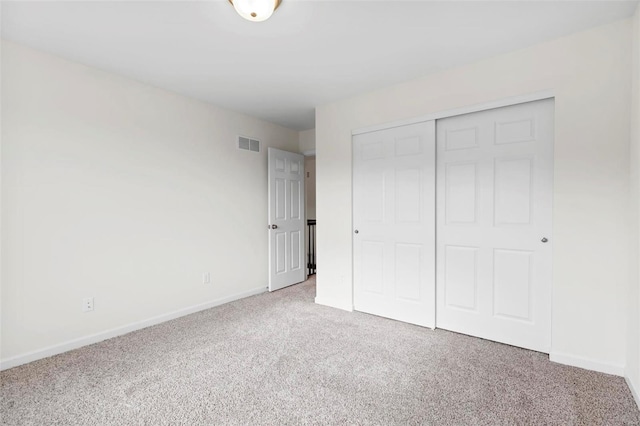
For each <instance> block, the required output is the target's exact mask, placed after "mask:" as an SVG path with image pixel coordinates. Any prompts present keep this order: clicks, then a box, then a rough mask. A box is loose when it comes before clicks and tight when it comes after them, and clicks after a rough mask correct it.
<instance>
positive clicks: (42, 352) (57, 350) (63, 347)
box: [0, 287, 267, 371]
mask: <svg viewBox="0 0 640 426" xmlns="http://www.w3.org/2000/svg"><path fill="white" fill-rule="evenodd" d="M266 291H267V288H266V287H259V288H255V289H252V290H248V291H244V292H242V293H237V294H233V295H231V296H227V297H222V298H220V299H216V300H211V301H209V302H204V303H200V304H198V305H194V306H190V307H188V308H184V309H179V310H177V311H172V312H169V313H166V314H162V315H158V316H155V317H152V318H148V319H145V320H141V321H136V322H133V323H131V324H127V325H124V326H121V327H116V328H112V329H109V330H106V331H102V332H99V333H95V334H90V335H88V336H84V337H79V338H77V339H73V340H68V341H66V342H63V343H60V344H57V345H53V346H48V347H46V348H43V349H38V350H36V351H32V352H27V353H25V354H22V355H17V356H14V357H11V358H7V359H3V360H0V371H2V370H8V369H9V368H13V367H17V366H19V365H23V364H27V363H29V362H33V361H37V360H39V359H43V358H48V357H51V356H54V355H58V354H61V353H64V352H68V351H71V350H74V349H78V348H81V347H83V346H87V345H92V344H94V343H98V342H102V341H104V340H107V339H111V338H113V337H117V336H122V335H123V334H127V333H131V332H132V331H137V330H141V329H143V328H147V327H151V326H152V325H157V324H161V323H163V322H167V321H171V320H173V319H176V318H180V317H183V316H185V315H190V314H193V313H196V312H200V311H204V310H206V309H210V308H214V307H216V306H220V305H224V304H225V303H229V302H233V301H235V300H239V299H244V298H245V297H249V296H255V295H257V294H261V293H264V292H266Z"/></svg>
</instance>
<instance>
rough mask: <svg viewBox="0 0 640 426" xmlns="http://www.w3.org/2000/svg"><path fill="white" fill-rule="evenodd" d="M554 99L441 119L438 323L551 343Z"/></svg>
mask: <svg viewBox="0 0 640 426" xmlns="http://www.w3.org/2000/svg"><path fill="white" fill-rule="evenodd" d="M553 116H554V107H553V100H544V101H538V102H531V103H526V104H520V105H515V106H510V107H505V108H498V109H493V110H488V111H482V112H478V113H474V114H467V115H461V116H457V117H452V118H447V119H443V120H438V122H437V140H438V147H437V149H438V160H437V169H438V179H437V181H438V190H437V193H438V196H437V206H438V207H437V222H438V244H437V299H438V302H437V322H436V323H437V327H438V328H444V329H447V330H452V331H456V332H461V333H465V334H469V335H472V336H477V337H482V338H486V339H489V340H494V341H498V342H502V343H507V344H511V345H515V346H520V347H523V348H527V349H533V350H536V351H540V352H546V353H548V352H549V349H550V345H551V279H552V276H551V273H552V271H551V248H552V243H553V241H552V240H551V219H552V217H551V215H552V212H551V203H552V196H553Z"/></svg>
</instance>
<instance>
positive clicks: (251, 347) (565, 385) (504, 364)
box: [0, 280, 640, 425]
mask: <svg viewBox="0 0 640 426" xmlns="http://www.w3.org/2000/svg"><path fill="white" fill-rule="evenodd" d="M314 295H315V282H314V281H313V280H310V281H308V282H305V283H303V284H299V285H297V286H293V287H289V288H287V289H284V290H280V291H277V292H274V293H269V294H262V295H258V296H254V297H249V298H246V299H243V300H239V301H236V302H233V303H229V304H226V305H223V306H219V307H216V308H213V309H209V310H206V311H203V312H199V313H196V314H193V315H189V316H186V317H182V318H179V319H176V320H173V321H170V322H166V323H163V324H160V325H157V326H154V327H150V328H147V329H144V330H140V331H137V332H134V333H130V334H127V335H125V336H121V337H117V338H114V339H111V340H108V341H105V342H102V343H98V344H95V345H91V346H87V347H84V348H81V349H78V350H75V351H72V352H67V353H65V354H61V355H58V356H55V357H51V358H48V359H44V360H40V361H36V362H33V363H31V364H28V365H24V366H21V367H16V368H13V369H10V370H7V371H4V372H2V373H0V410H1V411H0V416H1V417H0V424H3V425H178V424H181V425H221V424H238V425H253V424H263V425H274V424H379V425H398V424H402V425H408V424H409V425H411V424H434V425H513V424H519V425H525V424H526V425H529V424H531V425H533V424H562V425H583V424H585V425H591V424H593V425H596V424H597V425H604V424H606V425H623V424H626V425H640V411H639V410H638V408H637V406H636V405H635V402H634V400H633V398H632V396H631V393H630V391H629V389H628V388H627V386H626V384H625V382H624V380H623V379H622V378H620V377H615V376H610V375H606V374H600V373H595V372H592V371H587V370H582V369H579V368H573V367H568V366H564V365H560V364H555V363H552V362H550V361H549V360H548V357H547V356H546V355H544V354H540V353H537V352H532V351H528V350H524V349H519V348H514V347H511V346H507V345H502V344H498V343H494V342H489V341H486V340H482V339H477V338H473V337H468V336H464V335H461V334H456V333H451V332H447V331H444V330H435V331H432V330H429V329H425V328H421V327H417V326H413V325H410V324H404V323H400V322H396V321H391V320H387V319H384V318H379V317H375V316H372V315H366V314H362V313H357V312H354V313H349V312H344V311H340V310H337V309H332V308H328V307H324V306H319V305H315V304H314V303H313V298H314Z"/></svg>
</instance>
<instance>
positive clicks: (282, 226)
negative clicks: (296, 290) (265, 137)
mask: <svg viewBox="0 0 640 426" xmlns="http://www.w3.org/2000/svg"><path fill="white" fill-rule="evenodd" d="M268 157H269V177H268V180H269V291H274V290H278V289H280V288H283V287H286V286H289V285H291V284H296V283H299V282H302V281H304V279H305V269H304V267H303V266H304V217H305V216H304V185H303V182H302V179H303V178H302V177H303V176H304V157H303V156H302V155H300V154H295V153H293V152H287V151H281V150H279V149H274V148H269V150H268Z"/></svg>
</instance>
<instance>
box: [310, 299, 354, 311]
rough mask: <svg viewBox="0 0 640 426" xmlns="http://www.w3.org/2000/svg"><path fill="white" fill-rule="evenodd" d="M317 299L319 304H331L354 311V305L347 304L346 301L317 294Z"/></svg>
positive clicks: (332, 306)
mask: <svg viewBox="0 0 640 426" xmlns="http://www.w3.org/2000/svg"><path fill="white" fill-rule="evenodd" d="M315 300H316V304H318V305H324V306H329V307H331V308H337V309H342V310H343V311H348V312H353V306H350V305H347V304H346V303H343V302H338V301H336V300H333V299H326V298H323V297H318V296H316V299H315Z"/></svg>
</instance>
